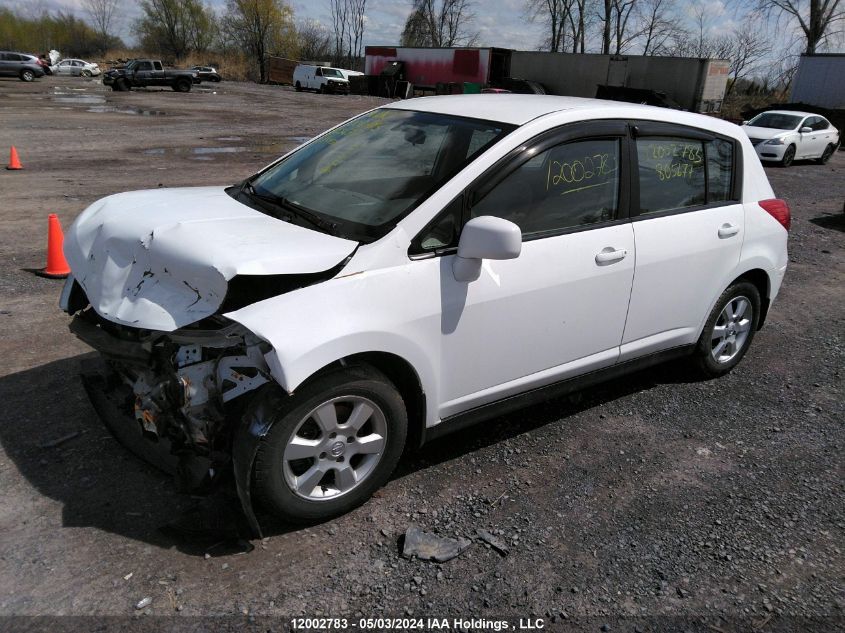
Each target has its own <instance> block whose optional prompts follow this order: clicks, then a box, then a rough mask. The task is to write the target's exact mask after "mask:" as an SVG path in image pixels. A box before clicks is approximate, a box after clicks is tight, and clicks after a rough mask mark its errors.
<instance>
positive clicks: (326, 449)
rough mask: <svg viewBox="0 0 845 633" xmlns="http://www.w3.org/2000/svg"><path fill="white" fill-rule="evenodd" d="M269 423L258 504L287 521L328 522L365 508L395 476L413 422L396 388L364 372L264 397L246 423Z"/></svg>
mask: <svg viewBox="0 0 845 633" xmlns="http://www.w3.org/2000/svg"><path fill="white" fill-rule="evenodd" d="M256 419H258V420H260V421H261V423H262V424H266V423H269V424H271V425H272V426H271V427H270V430H269V432H268V433H267V435H265V437H264V438H263V439H262V441H261V444H260V445H259V447H258V451H257V453H256V456H255V465H254V469H253V488H254V492H255V496H256V498H257V499H258V501H259V503H260V504H261V505H262V506H263V507H264V508H266V509H267V510H269V511H270V512H272V513H273V514H274V515H275V516H277V517H279V518H280V519H282V520H285V521H289V522H294V523H308V522H314V521H324V520H327V519H330V518H332V517H335V516H338V515H340V514H343V513H345V512H349V511H350V510H352V509H353V508H355V507H357V506H359V505H361V504H362V503H364V502H365V501H366V500H367V499H369V497H370V496H371V495H372V494H373V492H375V491H376V490H377V489H378V488H380V487H381V486H382V485H384V483H385V482H386V481H387V479H388V478H389V477H390V474H391V473H392V472H393V470H394V468H395V467H396V464H397V463H398V461H399V457H400V456H401V454H402V451H403V449H404V447H405V439H406V437H407V433H408V417H407V412H406V410H405V404H404V402H403V400H402V397H401V396H400V395H399V392H398V391H397V390H396V387H395V386H394V385H393V384H392V383H391V382H390V380H389V379H388V378H387V377H386V376H385V375H384V374H382V373H381V372H379V371H377V370H375V369H373V368H371V367H369V366H359V367H352V368H346V369H339V370H336V371H332V372H330V373H327V374H325V375H323V376H319V377H317V378H315V379H314V380H312V381H311V382H309V383H307V384H306V385H305V386H303V387H302V388H300V389H298V390H297V392H296V393H295V394H294V395H293V396H287V395H285V394H284V393H283V392H281V391H280V390H278V389H276V388H269V389H267V390H265V391H262V392H261V393H259V394H258V396H257V397H256V399H255V400H254V402H253V403H252V405H251V406H250V407H249V409H248V410H247V412H246V420H245V421H246V422H247V423H250V421H252V423H253V424H254V423H255V420H256Z"/></svg>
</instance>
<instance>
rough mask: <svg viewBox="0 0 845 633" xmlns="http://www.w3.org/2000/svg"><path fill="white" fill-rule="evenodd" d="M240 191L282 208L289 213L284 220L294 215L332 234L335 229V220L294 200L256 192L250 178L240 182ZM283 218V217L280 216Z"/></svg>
mask: <svg viewBox="0 0 845 633" xmlns="http://www.w3.org/2000/svg"><path fill="white" fill-rule="evenodd" d="M240 193H245V194H246V195H248V196H250V197H251V198H255V199H256V200H260V201H262V202H266V203H269V204H271V205H273V206H275V207H277V208H280V209H283V210H284V211H285V212H286V213H288V214H289V217H288V218H287V220H286V221H288V222H289V221H290V215H292V216H295V217H297V218H299V219H302V220H305V221H306V222H308V223H309V224H311V225H312V226H315V227H317V228H318V229H321V230H323V231H326V232H327V233H330V234H332V235H334V233H335V231H336V230H337V222H331V221H329V220H325V219H323V218H321V217H320V216H319V215H317V214H316V213H314V212H312V211H309V210H308V209H306V208H304V207H301V206H299V205H298V204H296V203H295V202H292V201H290V200H288V199H287V198H284V197H282V196H274V195H269V196H268V195H266V194H261V193H258V192H257V191H256V190H255V187H254V186H253V184H252V181H251V179H249V178H247V179H246V180H244V181H243V183H242V184H241V189H240ZM280 219H282V220H285V218H280Z"/></svg>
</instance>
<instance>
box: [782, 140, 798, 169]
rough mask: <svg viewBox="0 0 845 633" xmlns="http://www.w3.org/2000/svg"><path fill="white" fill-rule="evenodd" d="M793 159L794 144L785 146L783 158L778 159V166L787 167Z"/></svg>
mask: <svg viewBox="0 0 845 633" xmlns="http://www.w3.org/2000/svg"><path fill="white" fill-rule="evenodd" d="M794 160H795V146H794V145H790V146H789V147H787V148H786V151H785V152H784V153H783V158H781V159H780V166H781V167H789V166H790V165H791V164H792V161H794Z"/></svg>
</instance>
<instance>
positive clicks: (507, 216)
mask: <svg viewBox="0 0 845 633" xmlns="http://www.w3.org/2000/svg"><path fill="white" fill-rule="evenodd" d="M789 226H790V214H789V207H788V206H787V204H786V203H785V202H784V201H783V200H779V199H777V198H776V197H775V195H774V193H773V192H772V188H771V186H770V185H769V181H768V180H767V178H766V174H765V172H764V170H763V167H762V165H761V164H760V161H759V160H758V159H757V157H756V155H755V154H754V149H753V147H752V146H751V143H750V141H749V140H748V138H747V137H746V136H745V134H743V132H742V130H741V129H740V128H739V127H737V126H736V125H733V124H731V123H727V122H725V121H719V120H716V119H713V118H710V117H706V116H702V115H698V114H690V113H688V112H679V111H674V110H668V109H665V108H655V107H649V106H642V105H633V104H624V103H616V102H613V101H599V100H593V99H576V98H567V97H551V96H537V95H516V94H498V95H456V96H446V97H428V98H422V99H409V100H407V101H401V102H396V103H390V104H386V105H384V106H382V107H380V108H377V109H375V110H372V111H369V112H365V113H363V114H361V115H359V116H357V117H355V118H353V119H351V120H349V121H347V122H345V123H343V124H341V125H339V126H337V127H335V128H333V129H331V130H328V131H327V132H325V133H323V134H321V135H319V136H317V137H316V138H314V139H312V140H311V141H309V142H307V143H305V144H304V145H302V146H300V147H298V148H297V149H295V150H293V151H292V152H290V153H289V154H287V155H285V156H283V157H282V158H280V159H279V160H277V161H276V162H274V163H273V164H271V165H269V166H267V167H266V168H264V169H262V170H261V171H260V172H258V173H256V174H254V175H253V176H250V177H249V178H246V179H245V180H243V181H241V182H238V183H236V184H234V185H232V186H229V187H222V186H220V187H193V188H181V189H155V190H150V191H132V192H128V193H120V194H117V195H114V196H110V197H108V198H105V199H102V200H99V201H97V202H94V203H93V204H92V205H91V206H90V207H89V208H88V209H87V210H85V211H84V212H83V213H82V214H81V215H80V216H79V217H78V218H77V219H76V221H75V222H74V224H73V226H72V227H71V228H70V230H69V231H68V235H67V238H66V240H65V243H64V252H65V255H66V257H67V259H68V261H69V262H70V266H71V269H72V271H73V272H72V276H71V277H70V278H69V279H68V282H67V284H66V285H65V289H64V291H63V293H62V300H61V305H62V307H63V309H64V310H65V311H67V312H68V313H70V314H73V315H74V320H73V322H72V325H71V329H72V330H73V332H74V333H75V334H76V335H77V336H79V337H80V338H81V339H82V340H83V341H85V342H87V343H88V344H90V345H91V346H92V347H94V348H95V349H97V350H98V351H99V352H100V353H101V355H102V356H103V357H104V359H105V360H107V361H108V362H107V363H106V364H105V365H104V367H103V371H104V372H105V373H99V372H97V373H91V374H88V375H87V376H86V378H85V380H86V383H87V387H88V393H89V394H90V395H91V398H92V400H93V402H94V406H95V407H96V409H97V410H98V412H99V414H100V416H101V417H102V418H103V419H104V421H105V422H106V424H107V425H109V427H110V428H111V429H112V430H113V432H114V433H115V434H116V435H117V437H119V438H121V439H122V440H123V441H124V443H126V444H127V445H129V446H131V447H132V448H133V450H138V451H139V452H143V453H144V454H148V453H151V452H155V451H158V453H155V454H156V457H155V458H154V459H155V460H156V461H157V463H160V464H169V465H170V467H171V468H172V469H173V470H174V471H175V472H176V473H177V476H178V477H179V478H180V480H179V481H180V483H181V484H182V485H183V486H185V487H186V488H189V487H190V486H200V485H203V484H207V483H209V480H210V479H214V478H217V477H219V476H220V474H221V473H225V472H226V471H227V470H228V471H230V472H231V471H233V473H234V478H235V481H236V483H237V488H238V494H239V496H240V499H241V503H242V506H243V508H244V511H245V512H246V514H247V517H248V518H249V519H250V521H251V524H252V526H253V528H254V529H255V531H256V532H259V525H258V523H257V520H256V518H255V514H254V513H253V510H252V500H253V499H254V498H257V499H258V500H259V501H260V503H261V505H262V506H263V507H264V508H266V509H269V510H270V511H271V512H273V513H274V514H276V515H277V516H278V517H281V518H284V519H286V520H291V521H317V520H324V519H327V518H329V517H332V516H336V515H338V514H340V513H343V512H346V511H348V510H350V509H352V508H354V507H355V506H357V505H359V504H361V503H363V502H364V501H366V499H367V498H368V497H369V496H370V495H371V494H372V493H373V492H374V491H375V490H376V489H377V488H378V487H379V486H381V485H382V484H384V483H385V482H386V481H387V480H388V478H389V477H390V474H391V472H392V471H393V469H394V468H395V466H396V465H397V463H398V462H399V460H400V459H401V458H402V456H403V455H404V454H405V449H406V447H410V448H413V447H415V446H418V445H419V444H421V443H423V442H426V441H429V440H431V439H433V438H435V437H438V436H441V435H443V434H444V433H449V432H450V431H454V430H457V429H460V428H463V427H464V426H465V425H467V424H470V423H472V422H478V421H482V420H485V419H488V418H491V417H495V416H497V415H501V414H502V413H504V412H507V411H512V410H514V409H515V408H517V407H519V406H524V405H526V404H528V403H531V402H537V401H546V400H547V399H549V398H553V397H554V396H556V395H560V394H563V393H567V392H569V391H571V390H573V389H577V388H580V387H583V386H585V385H589V384H592V383H595V382H597V381H599V380H608V379H620V376H621V375H622V374H624V373H626V372H630V371H634V370H637V369H641V368H643V367H646V366H649V365H652V364H655V363H658V362H662V361H665V360H667V359H670V358H678V357H685V358H687V359H688V360H689V361H690V362H691V363H692V365H693V366H694V367H696V368H697V370H698V372H699V373H700V374H701V375H702V376H706V377H715V376H721V375H723V374H725V373H727V372H729V371H730V370H731V369H733V368H734V367H735V366H736V365H737V363H739V361H740V359H742V357H743V355H744V354H745V353H746V352H747V351H748V349H749V348H750V346H751V344H752V341H753V339H754V335H755V332H756V331H757V330H758V329H759V328H760V327H762V325H763V322H764V321H765V319H766V314H767V312H768V311H769V310H770V309H771V306H772V303H773V301H774V300H775V297H776V296H777V294H778V290H779V288H780V286H781V282H782V280H783V277H784V273H785V271H786V266H787V234H788V230H789ZM142 445H143V446H145V447H146V449H145V450H144V451H141V449H140V447H141V446H142ZM162 451H164V452H165V454H161V452H162ZM175 462H179V463H180V464H179V466H178V467H173V466H174V464H175Z"/></svg>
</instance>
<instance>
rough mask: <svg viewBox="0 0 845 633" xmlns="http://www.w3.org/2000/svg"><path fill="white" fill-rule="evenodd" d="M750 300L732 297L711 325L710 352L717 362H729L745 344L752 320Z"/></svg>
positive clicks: (742, 297)
mask: <svg viewBox="0 0 845 633" xmlns="http://www.w3.org/2000/svg"><path fill="white" fill-rule="evenodd" d="M753 312H754V310H753V308H752V307H751V301H750V300H749V299H748V298H747V297H744V296H739V297H734V298H733V299H731V300H730V301H728V302H727V304H725V307H724V308H722V311H721V312H720V313H719V318H717V319H716V323H715V324H714V326H713V334H712V336H711V340H710V343H711V345H710V353H711V354H712V356H713V359H714V360H715V361H716V362H717V363H729V362H730V361H731V360H733V359H734V358H735V357H736V355H737V354H739V352H740V350H741V349H742V348H743V346H744V345H745V341H746V340H747V339H748V334H749V333H750V332H751V324H752V323H753V321H754V313H753Z"/></svg>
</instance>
